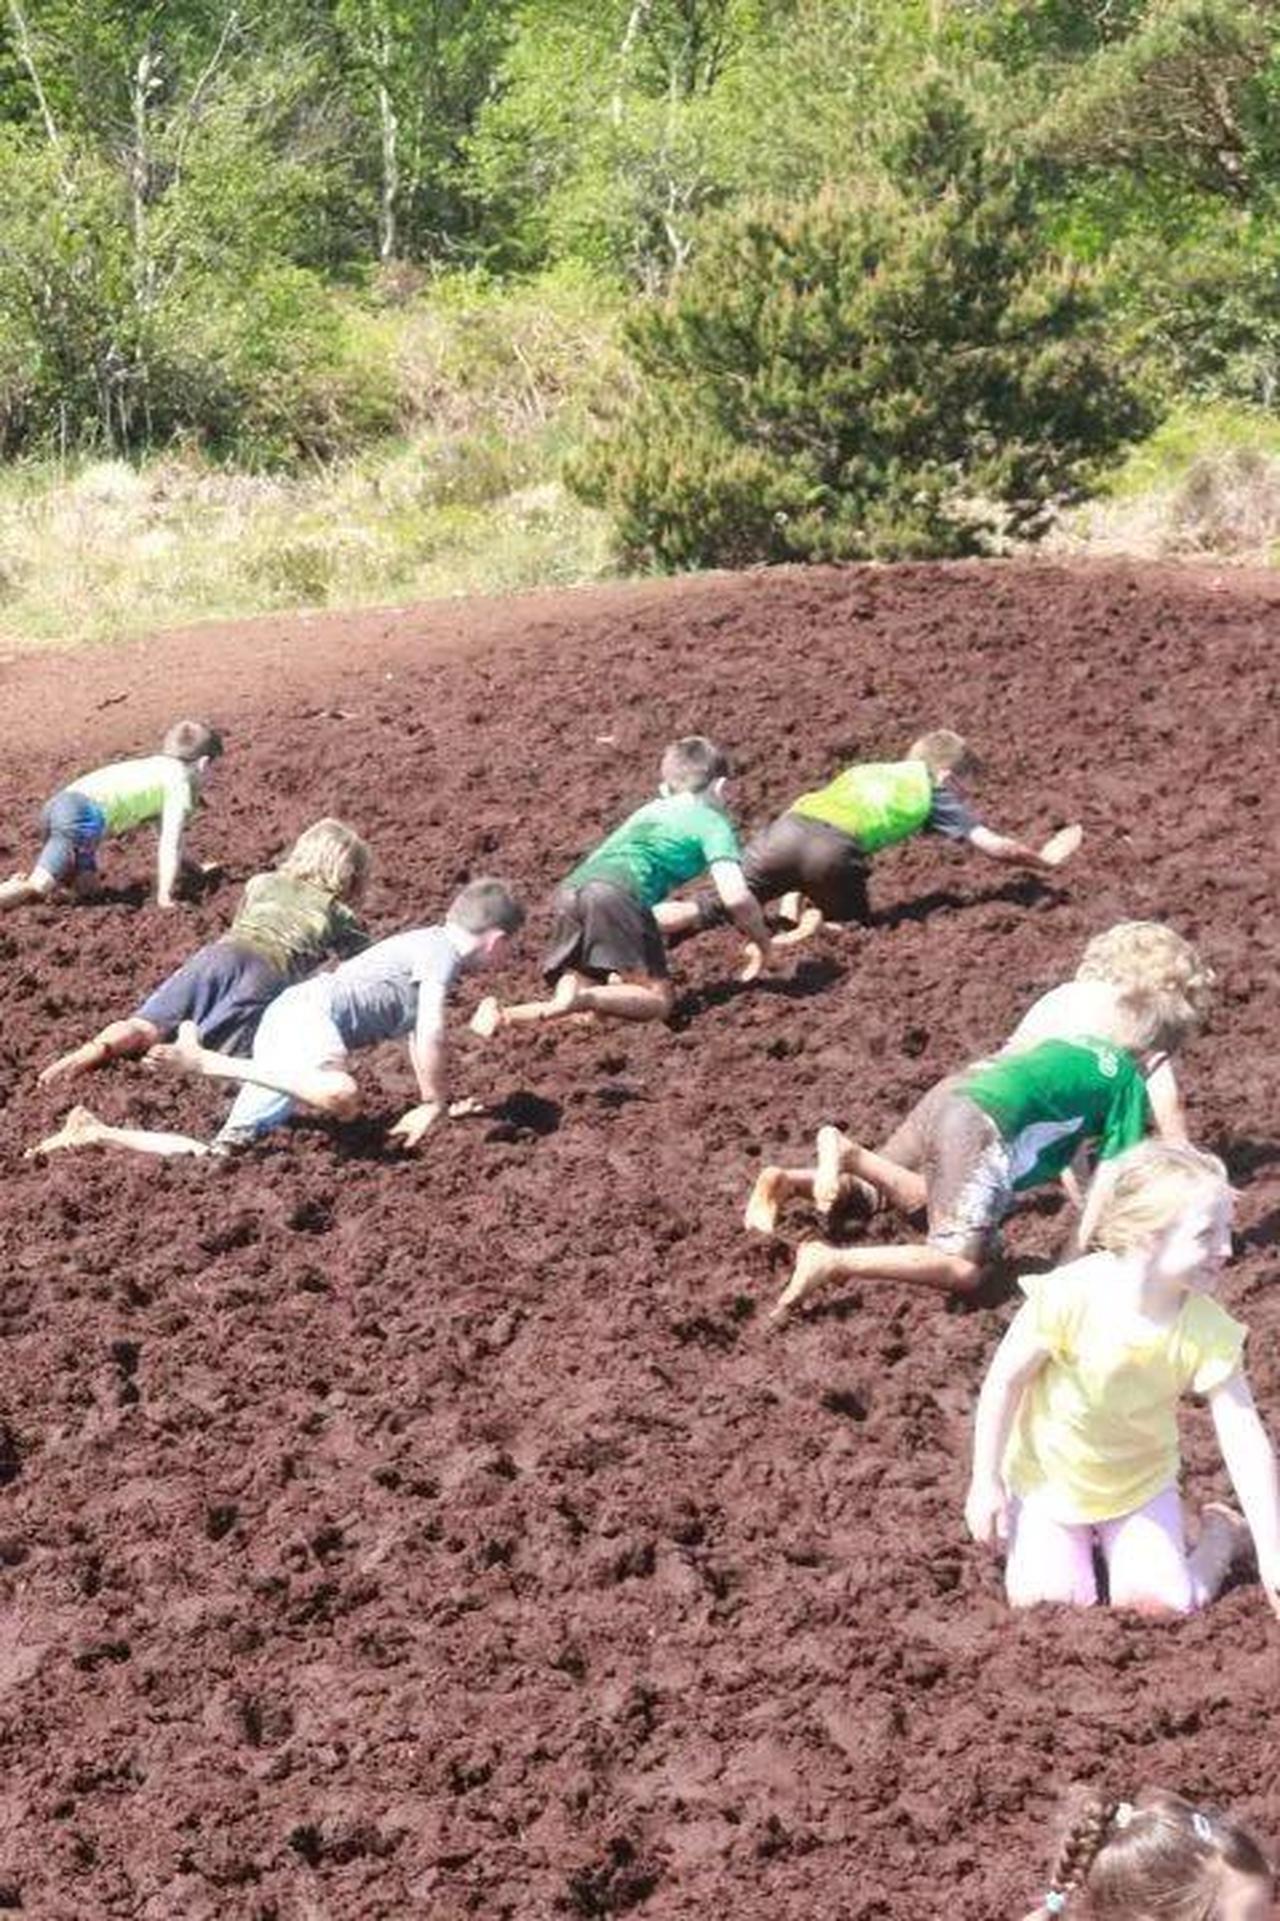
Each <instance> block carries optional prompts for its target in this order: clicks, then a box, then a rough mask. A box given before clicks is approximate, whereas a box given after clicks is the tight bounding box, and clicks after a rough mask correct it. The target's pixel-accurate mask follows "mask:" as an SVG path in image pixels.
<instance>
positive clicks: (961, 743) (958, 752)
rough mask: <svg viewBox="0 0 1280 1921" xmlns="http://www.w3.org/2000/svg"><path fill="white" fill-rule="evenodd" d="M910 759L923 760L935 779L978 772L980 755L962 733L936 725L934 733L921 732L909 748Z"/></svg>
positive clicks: (908, 756) (908, 755) (908, 757)
mask: <svg viewBox="0 0 1280 1921" xmlns="http://www.w3.org/2000/svg"><path fill="white" fill-rule="evenodd" d="M907 759H908V760H922V761H923V762H924V764H925V766H926V767H927V768H928V769H929V772H930V773H931V774H932V775H933V777H934V779H935V780H937V779H939V778H940V777H941V776H942V775H943V774H972V773H976V772H977V767H978V757H977V755H976V754H975V753H974V752H973V750H972V748H971V747H970V746H969V743H968V741H967V740H965V738H964V736H963V735H962V734H957V733H954V732H953V731H952V729H951V728H950V727H935V728H934V730H933V732H932V733H929V734H921V736H920V738H919V740H913V741H912V743H911V745H910V747H908V749H907Z"/></svg>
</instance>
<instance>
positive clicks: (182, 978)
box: [137, 940, 289, 1054]
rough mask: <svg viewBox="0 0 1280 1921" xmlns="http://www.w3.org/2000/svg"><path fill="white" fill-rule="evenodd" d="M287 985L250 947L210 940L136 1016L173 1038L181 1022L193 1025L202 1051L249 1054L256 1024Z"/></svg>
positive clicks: (285, 979) (269, 964) (276, 968)
mask: <svg viewBox="0 0 1280 1921" xmlns="http://www.w3.org/2000/svg"><path fill="white" fill-rule="evenodd" d="M288 985H289V982H288V980H287V978H286V976H285V975H284V974H282V973H281V972H280V970H279V968H278V967H273V966H272V965H271V963H270V961H268V960H264V959H263V957H262V955H261V954H258V953H255V952H254V950H253V949H252V948H251V947H237V946H236V944H235V943H234V942H233V941H229V940H215V941H210V943H209V945H208V946H207V947H200V948H197V949H196V952H195V953H194V954H193V955H192V956H191V958H190V960H186V961H183V963H182V966H181V967H179V968H178V970H177V972H176V973H173V974H170V976H169V978H168V980H166V981H161V983H160V985H159V987H157V988H156V991H155V993H154V994H150V995H148V997H147V999H146V1000H145V1001H143V1003H142V1005H141V1007H139V1008H138V1010H137V1015H138V1018H139V1019H140V1020H144V1021H150V1022H151V1024H152V1026H153V1027H158V1028H159V1029H160V1030H161V1032H162V1033H165V1034H176V1033H177V1031H178V1028H179V1027H180V1026H181V1024H182V1022H183V1021H194V1022H195V1024H196V1027H197V1028H198V1030H199V1033H200V1039H201V1040H202V1041H203V1043H204V1045H205V1046H206V1047H215V1048H217V1050H218V1052H219V1053H221V1054H248V1053H249V1052H250V1050H251V1049H252V1047H253V1037H254V1035H255V1034H256V1033H257V1031H258V1022H259V1021H260V1020H261V1019H262V1016H263V1014H264V1012H265V1011H266V1009H267V1008H268V1007H269V1006H270V1005H271V1002H272V1001H273V1000H274V999H275V998H276V995H277V994H279V993H281V992H282V991H283V990H284V989H285V988H286V987H287V986H288Z"/></svg>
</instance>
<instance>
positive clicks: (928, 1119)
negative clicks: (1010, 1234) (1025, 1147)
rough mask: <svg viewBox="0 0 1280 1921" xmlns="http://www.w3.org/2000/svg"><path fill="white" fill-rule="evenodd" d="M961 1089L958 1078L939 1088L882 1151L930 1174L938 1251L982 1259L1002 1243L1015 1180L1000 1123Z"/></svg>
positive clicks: (932, 1226)
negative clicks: (999, 1128)
mask: <svg viewBox="0 0 1280 1921" xmlns="http://www.w3.org/2000/svg"><path fill="white" fill-rule="evenodd" d="M960 1085H961V1076H959V1075H955V1074H953V1075H950V1076H949V1077H948V1078H947V1079H946V1080H943V1081H939V1082H938V1084H937V1085H936V1087H931V1088H930V1089H929V1091H928V1093H927V1094H926V1095H924V1097H923V1098H922V1099H921V1100H919V1101H917V1102H916V1104H915V1106H914V1107H913V1108H912V1110H911V1112H910V1113H909V1114H908V1115H907V1118H906V1120H905V1121H904V1122H903V1123H902V1125H901V1127H899V1128H898V1129H897V1131H896V1133H894V1134H892V1135H891V1136H890V1138H889V1139H888V1140H887V1141H886V1142H885V1144H884V1146H883V1147H882V1148H881V1150H880V1151H881V1153H882V1154H883V1155H884V1156H885V1158H886V1159H887V1160H891V1161H896V1162H897V1164H898V1166H899V1167H910V1168H913V1169H915V1170H916V1171H917V1172H918V1173H921V1174H923V1175H924V1179H925V1188H926V1193H927V1201H926V1206H927V1209H928V1220H929V1244H930V1246H931V1247H938V1248H941V1249H942V1251H943V1252H944V1253H947V1254H961V1255H963V1256H965V1258H966V1259H968V1260H971V1261H982V1260H984V1259H986V1258H988V1257H989V1256H990V1255H991V1254H992V1253H994V1251H995V1249H996V1247H997V1245H998V1242H999V1235H1000V1223H1001V1221H1003V1220H1004V1218H1005V1216H1006V1214H1008V1212H1009V1210H1010V1209H1011V1208H1012V1206H1013V1183H1012V1180H1011V1178H1010V1173H1009V1156H1008V1153H1007V1151H1006V1148H1005V1145H1004V1142H1003V1141H1002V1140H1001V1139H1000V1136H999V1134H998V1133H997V1131H996V1126H995V1122H994V1121H993V1120H992V1119H991V1117H990V1115H988V1114H985V1113H984V1112H983V1110H982V1109H981V1108H980V1107H979V1106H978V1105H977V1103H976V1101H971V1100H970V1099H969V1097H968V1095H967V1094H962V1093H961V1092H960Z"/></svg>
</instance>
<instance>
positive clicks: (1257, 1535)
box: [1209, 1369, 1280, 1615]
mask: <svg viewBox="0 0 1280 1921" xmlns="http://www.w3.org/2000/svg"><path fill="white" fill-rule="evenodd" d="M1209 1410H1210V1412H1211V1413H1212V1415H1213V1425H1214V1429H1215V1432H1216V1433H1217V1436H1218V1446H1219V1447H1220V1448H1221V1449H1222V1458H1223V1461H1224V1462H1225V1463H1226V1469H1227V1473H1228V1474H1229V1475H1230V1476H1231V1485H1232V1487H1233V1488H1234V1489H1235V1491H1236V1497H1237V1499H1238V1500H1239V1502H1240V1505H1241V1507H1242V1508H1243V1509H1244V1518H1245V1520H1246V1521H1247V1522H1248V1523H1249V1532H1250V1533H1251V1534H1252V1536H1253V1546H1254V1552H1255V1553H1256V1554H1257V1557H1258V1575H1259V1578H1260V1579H1261V1581H1262V1585H1263V1587H1264V1588H1265V1590H1266V1594H1267V1599H1268V1600H1269V1601H1270V1603H1271V1605H1272V1607H1273V1608H1274V1609H1275V1611H1276V1613H1277V1614H1278V1615H1280V1476H1278V1475H1277V1472H1276V1455H1275V1449H1274V1448H1273V1447H1272V1445H1271V1437H1270V1435H1269V1434H1268V1433H1267V1430H1266V1428H1265V1427H1263V1425H1262V1421H1261V1418H1260V1416H1259V1414H1258V1410H1257V1408H1256V1407H1255V1406H1254V1402H1253V1395H1252V1393H1251V1391H1250V1388H1249V1383H1248V1381H1247V1379H1246V1378H1245V1376H1244V1374H1243V1373H1242V1372H1241V1371H1240V1370H1239V1369H1237V1370H1236V1372H1235V1373H1234V1374H1233V1375H1232V1376H1231V1378H1230V1380H1229V1381H1224V1382H1223V1384H1222V1386H1221V1387H1218V1388H1215V1389H1214V1390H1213V1392H1212V1393H1211V1394H1210V1396H1209Z"/></svg>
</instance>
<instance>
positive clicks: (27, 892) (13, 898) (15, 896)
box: [0, 867, 58, 912]
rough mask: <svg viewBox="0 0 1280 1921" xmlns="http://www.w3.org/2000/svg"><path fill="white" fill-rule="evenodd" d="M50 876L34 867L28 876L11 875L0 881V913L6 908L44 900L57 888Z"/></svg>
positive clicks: (39, 868)
mask: <svg viewBox="0 0 1280 1921" xmlns="http://www.w3.org/2000/svg"><path fill="white" fill-rule="evenodd" d="M57 884H58V883H57V881H55V880H54V878H53V876H52V874H46V873H45V871H44V869H43V868H42V867H36V868H34V869H33V870H32V872H31V873H29V874H12V875H10V877H9V879H8V880H6V881H0V912H2V911H3V910H4V909H5V908H6V907H27V906H29V905H30V904H31V902H32V901H37V900H46V899H47V898H48V896H49V895H50V894H52V892H53V890H54V888H55V887H56V886H57Z"/></svg>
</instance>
